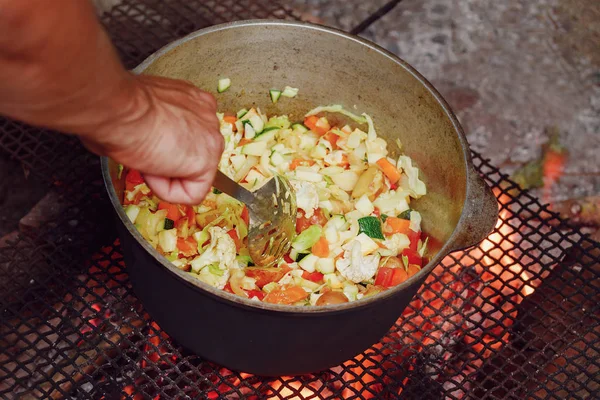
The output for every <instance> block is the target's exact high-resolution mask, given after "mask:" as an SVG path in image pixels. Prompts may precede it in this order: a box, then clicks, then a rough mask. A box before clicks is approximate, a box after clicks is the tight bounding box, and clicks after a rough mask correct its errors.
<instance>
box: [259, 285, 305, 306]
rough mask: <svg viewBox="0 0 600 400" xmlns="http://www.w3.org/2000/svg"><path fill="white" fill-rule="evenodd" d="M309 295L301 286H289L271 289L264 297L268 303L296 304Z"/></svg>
mask: <svg viewBox="0 0 600 400" xmlns="http://www.w3.org/2000/svg"><path fill="white" fill-rule="evenodd" d="M307 297H308V292H307V291H306V290H304V289H302V288H301V287H300V286H289V287H284V288H278V289H275V290H273V291H271V292H270V293H269V294H267V295H266V296H265V298H264V301H265V302H266V303H273V304H294V303H296V302H298V301H301V300H304V299H306V298H307Z"/></svg>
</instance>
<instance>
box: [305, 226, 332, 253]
mask: <svg viewBox="0 0 600 400" xmlns="http://www.w3.org/2000/svg"><path fill="white" fill-rule="evenodd" d="M317 226H318V225H317ZM305 232H306V231H305ZM310 251H311V253H313V254H314V255H315V256H317V257H321V258H325V257H328V256H329V243H328V242H327V239H326V238H325V236H321V238H320V239H319V240H318V241H317V243H315V244H313V245H312V248H311V250H310Z"/></svg>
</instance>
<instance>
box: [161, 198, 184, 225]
mask: <svg viewBox="0 0 600 400" xmlns="http://www.w3.org/2000/svg"><path fill="white" fill-rule="evenodd" d="M158 209H159V210H167V218H169V219H170V220H173V222H177V221H179V218H181V217H182V215H181V212H180V211H179V207H177V204H171V203H168V202H166V201H161V202H160V203H158Z"/></svg>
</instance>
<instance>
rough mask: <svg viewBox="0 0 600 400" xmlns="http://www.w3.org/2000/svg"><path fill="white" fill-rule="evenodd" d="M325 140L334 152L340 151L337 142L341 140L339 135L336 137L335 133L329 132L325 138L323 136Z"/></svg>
mask: <svg viewBox="0 0 600 400" xmlns="http://www.w3.org/2000/svg"><path fill="white" fill-rule="evenodd" d="M323 138H325V140H327V141H328V142H329V143H331V147H332V148H333V150H337V149H338V145H337V141H338V139H339V138H340V137H339V136H338V135H336V134H335V133H333V132H327V133H326V134H325V136H323Z"/></svg>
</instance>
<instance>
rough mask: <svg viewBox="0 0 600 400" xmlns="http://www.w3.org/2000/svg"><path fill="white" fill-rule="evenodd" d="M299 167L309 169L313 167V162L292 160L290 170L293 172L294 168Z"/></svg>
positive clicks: (298, 159) (301, 159)
mask: <svg viewBox="0 0 600 400" xmlns="http://www.w3.org/2000/svg"><path fill="white" fill-rule="evenodd" d="M301 165H302V166H305V167H310V166H312V165H315V161H314V160H305V159H303V158H294V159H293V160H292V162H291V163H290V170H291V171H294V170H295V169H296V168H298V167H299V166H301Z"/></svg>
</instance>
